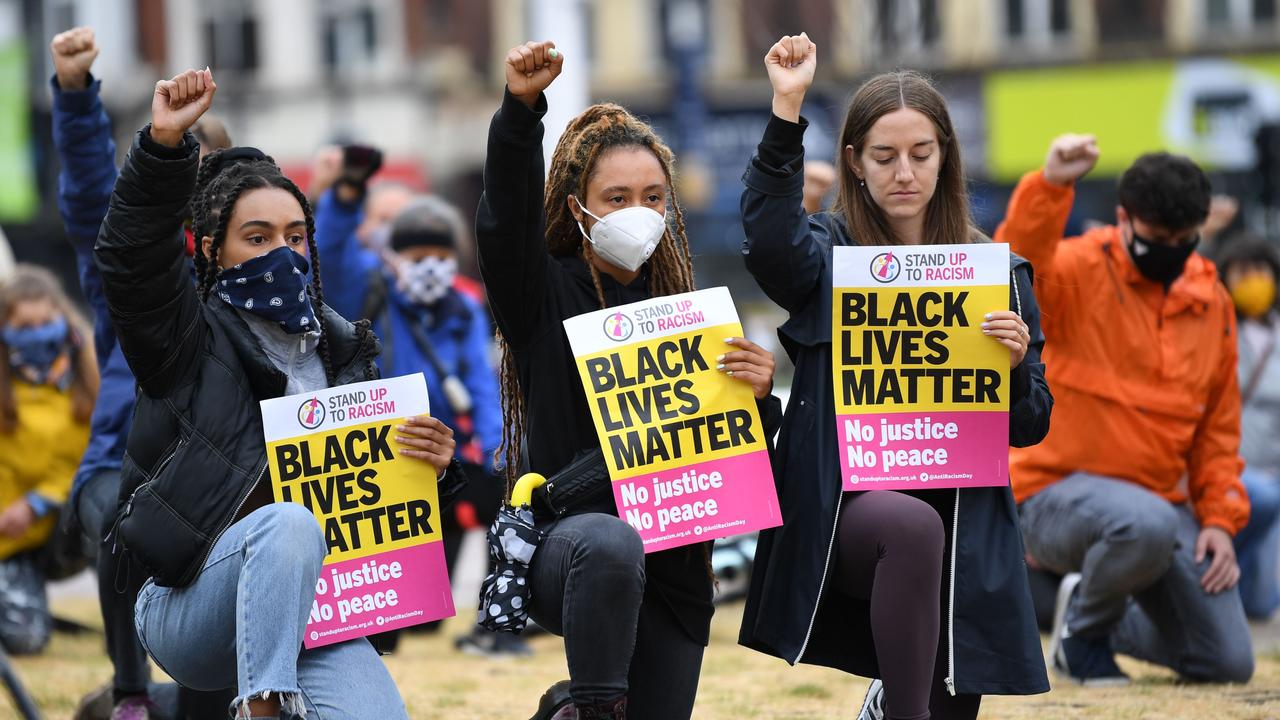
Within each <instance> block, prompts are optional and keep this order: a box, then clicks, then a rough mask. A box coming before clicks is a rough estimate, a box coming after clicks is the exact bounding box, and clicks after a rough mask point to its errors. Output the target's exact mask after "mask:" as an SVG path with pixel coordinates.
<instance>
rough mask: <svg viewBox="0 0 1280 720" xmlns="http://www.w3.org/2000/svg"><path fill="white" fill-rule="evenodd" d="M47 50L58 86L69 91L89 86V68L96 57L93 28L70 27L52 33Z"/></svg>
mask: <svg viewBox="0 0 1280 720" xmlns="http://www.w3.org/2000/svg"><path fill="white" fill-rule="evenodd" d="M49 52H50V53H52V54H53V72H54V74H55V75H57V77H58V87H60V88H62V89H63V90H66V91H71V92H74V91H77V90H84V89H85V88H87V87H89V68H90V67H91V66H92V65H93V61H94V59H96V58H97V57H98V43H97V41H95V40H94V38H93V28H90V27H78V28H71V29H70V30H68V31H66V32H61V33H58V34H57V35H54V36H53V42H51V43H49Z"/></svg>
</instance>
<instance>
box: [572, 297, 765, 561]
mask: <svg viewBox="0 0 1280 720" xmlns="http://www.w3.org/2000/svg"><path fill="white" fill-rule="evenodd" d="M564 327H565V332H566V333H568V336H569V344H570V346H572V348H573V354H574V356H575V357H576V358H577V361H578V371H579V373H580V374H581V376H582V384H583V387H584V389H585V390H586V393H587V403H588V405H589V406H590V407H591V416H592V418H593V419H594V420H595V425H596V433H597V434H598V435H599V437H600V445H601V447H602V449H603V451H604V456H605V461H606V462H607V463H608V465H609V476H610V478H611V479H612V480H613V493H614V501H615V502H616V503H617V506H618V516H619V517H621V518H622V519H624V520H626V521H627V523H629V524H630V525H631V526H632V527H633V528H635V529H636V531H637V532H639V533H640V538H641V539H642V540H643V541H644V547H645V551H646V552H655V551H658V550H665V549H667V548H673V547H678V546H680V545H688V544H690V543H695V542H702V541H705V540H713V539H715V538H718V537H724V536H726V535H735V534H738V533H744V532H750V531H753V530H760V529H762V528H767V527H773V526H775V525H778V524H780V523H781V522H782V517H781V514H780V511H779V509H778V499H777V493H776V491H775V489H774V484H773V473H772V470H771V469H770V465H769V454H768V450H767V449H766V446H765V434H764V428H763V426H762V425H761V423H760V414H759V411H758V410H757V409H756V401H755V397H754V396H753V394H752V391H751V387H750V386H748V385H747V384H746V383H743V382H740V381H736V380H734V379H732V378H730V377H728V376H726V375H725V374H724V373H722V372H720V371H718V370H716V364H717V363H716V358H717V357H719V356H720V355H721V354H723V353H726V352H732V351H733V350H734V349H735V348H734V347H733V346H731V345H727V344H725V342H724V341H725V339H726V338H731V337H742V325H741V323H739V321H738V313H737V310H735V309H734V307H733V299H732V298H731V297H730V296H729V291H728V290H727V289H725V288H722V287H720V288H711V289H709V290H699V291H697V292H691V293H684V294H680V295H669V296H666V297H660V298H653V299H651V300H645V301H643V302H638V303H632V304H630V305H622V306H618V307H613V308H608V309H605V310H599V311H597V312H592V313H587V314H585V315H579V316H577V317H574V318H570V319H568V320H565V321H564Z"/></svg>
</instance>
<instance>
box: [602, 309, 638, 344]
mask: <svg viewBox="0 0 1280 720" xmlns="http://www.w3.org/2000/svg"><path fill="white" fill-rule="evenodd" d="M635 329H636V326H635V323H633V322H631V318H629V317H627V314H626V313H621V312H615V313H610V314H609V315H607V316H605V319H604V334H605V335H607V336H608V337H609V339H610V340H613V341H615V342H622V341H623V340H626V339H627V338H629V337H631V333H632V332H634V331H635Z"/></svg>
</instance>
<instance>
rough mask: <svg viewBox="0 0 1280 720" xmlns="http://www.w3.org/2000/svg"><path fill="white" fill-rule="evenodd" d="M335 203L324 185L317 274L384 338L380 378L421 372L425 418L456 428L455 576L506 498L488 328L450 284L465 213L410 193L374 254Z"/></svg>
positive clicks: (502, 644) (504, 649)
mask: <svg viewBox="0 0 1280 720" xmlns="http://www.w3.org/2000/svg"><path fill="white" fill-rule="evenodd" d="M347 197H351V196H347ZM356 197H358V194H357V195H356ZM342 198H343V190H342V188H341V187H338V188H334V189H330V190H329V191H327V192H326V193H325V194H324V195H323V196H322V197H321V200H320V209H319V210H318V211H317V212H318V214H317V222H316V246H317V247H318V248H319V250H320V254H321V255H323V256H324V257H325V258H326V259H327V262H326V263H325V267H326V268H329V269H328V270H326V271H324V272H322V274H321V277H322V279H323V280H324V285H325V289H326V291H327V293H328V294H329V296H331V297H340V298H343V299H344V300H345V301H347V302H350V303H352V304H354V302H355V300H357V299H359V300H361V307H360V310H359V311H358V312H357V316H358V317H362V318H368V319H369V320H371V321H372V322H373V329H374V331H375V332H376V333H377V335H378V337H379V338H381V340H382V356H381V357H380V358H379V360H378V365H379V367H380V368H381V369H382V373H383V374H384V375H386V376H388V377H394V376H399V375H409V374H413V373H417V372H421V373H423V374H424V375H425V376H426V380H427V391H428V393H429V395H430V397H431V414H432V415H433V416H434V417H436V418H439V419H440V420H441V421H442V422H444V423H445V424H446V425H448V426H449V427H451V428H452V429H453V431H454V433H455V437H456V438H457V443H458V444H457V454H458V458H459V460H461V461H462V462H463V467H464V468H466V471H467V474H468V475H469V476H470V478H471V482H470V483H468V485H467V489H466V491H465V492H464V494H463V495H462V496H461V497H459V498H458V504H457V505H455V507H454V509H453V512H450V513H446V514H445V515H444V518H443V520H442V523H441V524H442V530H443V533H444V542H445V555H446V558H447V560H448V564H449V569H450V573H451V575H452V573H453V569H454V562H455V561H456V560H457V557H458V551H459V548H460V546H461V543H462V537H463V534H464V531H465V530H466V529H467V528H466V527H464V526H465V525H467V524H469V525H470V526H472V527H487V526H488V525H489V524H490V523H492V522H493V519H494V517H495V516H496V515H497V512H498V507H499V505H500V504H501V502H502V497H503V492H502V491H503V482H502V481H501V480H500V479H499V478H498V477H497V476H496V475H495V474H494V472H493V470H492V467H493V465H492V463H493V457H494V453H495V452H496V451H497V449H498V445H499V444H500V443H501V441H502V408H501V406H500V404H499V401H498V381H497V374H496V373H495V371H494V368H493V366H492V364H491V361H490V348H491V345H492V342H493V331H492V330H491V326H490V323H489V316H488V313H487V312H486V311H485V309H484V307H482V306H481V304H480V303H479V302H477V301H476V300H474V299H473V298H471V297H470V296H468V295H466V294H464V293H462V292H459V291H458V290H457V289H456V288H455V286H454V280H455V278H456V277H457V273H458V245H459V243H460V242H461V239H462V238H463V237H464V235H465V231H464V227H463V221H462V217H461V215H459V213H458V211H457V209H456V208H454V207H453V206H452V205H449V204H448V203H446V202H445V201H444V200H442V199H440V198H438V197H436V196H432V195H426V196H421V195H420V196H417V197H415V198H413V199H411V200H409V201H408V202H407V203H406V204H405V205H404V207H403V208H402V209H401V210H400V213H399V215H397V216H396V217H395V218H394V220H393V221H391V222H390V223H389V227H388V229H387V231H386V234H387V238H386V246H385V248H384V250H383V251H382V252H374V251H372V250H370V249H368V248H367V247H365V246H364V245H363V244H361V243H360V242H359V241H358V240H357V238H356V233H355V232H352V230H351V229H352V228H355V227H357V226H359V225H360V224H361V223H362V222H363V220H362V218H361V213H362V211H361V208H360V205H359V203H355V202H344V201H343V199H342ZM352 199H354V198H352ZM468 512H469V515H470V517H467V518H463V519H464V520H469V522H468V523H464V522H460V519H459V517H458V513H468ZM458 646H459V648H460V649H462V650H465V651H467V652H474V653H479V654H486V655H528V654H530V652H531V651H530V650H529V648H528V644H527V643H525V642H524V640H523V639H521V638H519V637H517V636H514V635H509V634H505V633H492V632H488V631H485V630H482V629H481V628H479V627H476V628H474V629H473V630H472V631H471V633H470V634H468V635H466V636H463V637H462V638H459V640H458Z"/></svg>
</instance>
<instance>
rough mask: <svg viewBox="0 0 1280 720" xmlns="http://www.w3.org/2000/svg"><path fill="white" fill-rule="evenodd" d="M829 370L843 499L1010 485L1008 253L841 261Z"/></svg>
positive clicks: (836, 255) (850, 254) (844, 256)
mask: <svg viewBox="0 0 1280 720" xmlns="http://www.w3.org/2000/svg"><path fill="white" fill-rule="evenodd" d="M832 263H833V264H832V279H833V285H834V292H833V294H832V306H831V321H832V328H831V339H832V348H831V352H832V358H831V367H832V373H833V381H834V388H835V409H836V413H835V414H836V433H837V436H838V443H837V446H838V447H839V451H840V468H841V472H842V475H843V477H844V488H845V489H846V490H912V489H915V490H919V489H927V488H957V487H985V486H1000V485H1005V484H1007V483H1008V481H1009V462H1008V459H1009V350H1008V349H1007V348H1005V347H1004V346H1003V345H1001V344H1000V343H998V342H996V341H995V340H993V339H991V338H989V337H987V336H986V335H983V334H982V329H981V325H982V322H983V317H984V316H985V315H986V314H987V313H989V312H993V311H996V310H1007V309H1008V308H1009V246H1008V245H1003V244H998V243H982V244H971V245H919V246H895V247H837V248H834V249H833V257H832Z"/></svg>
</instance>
